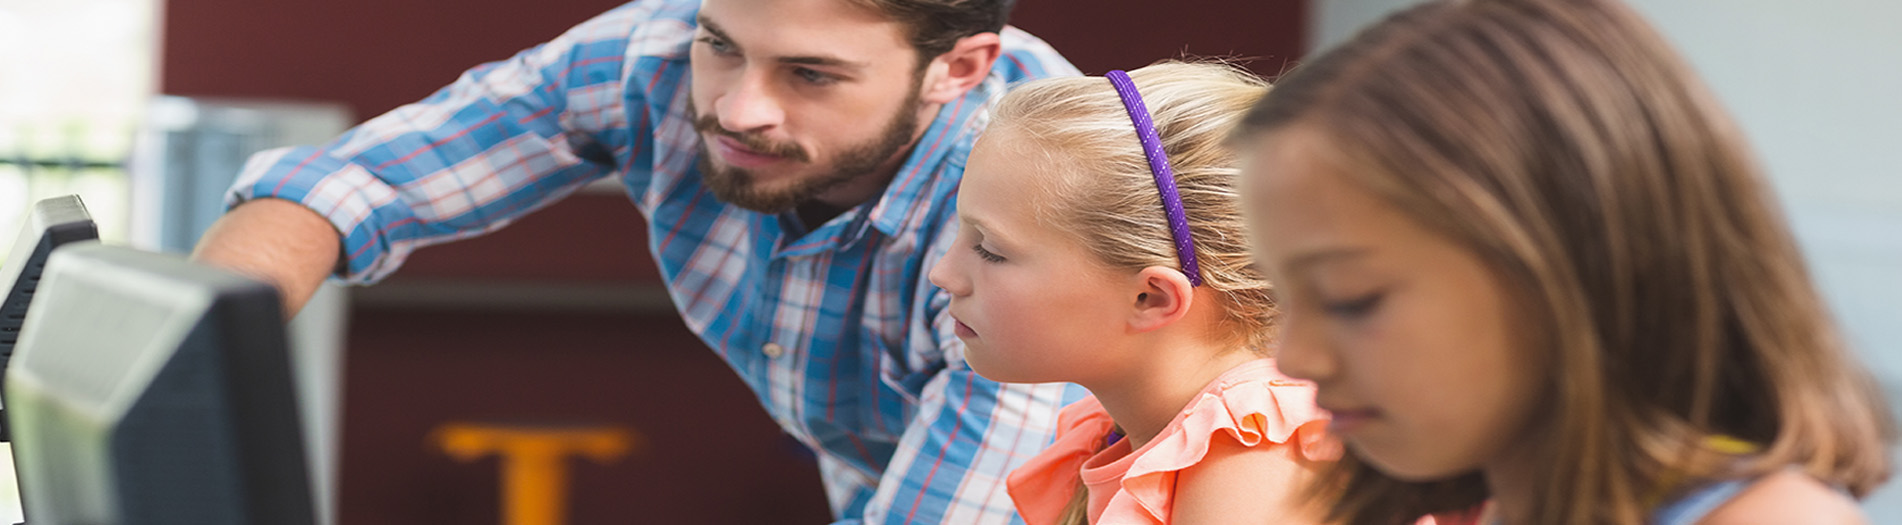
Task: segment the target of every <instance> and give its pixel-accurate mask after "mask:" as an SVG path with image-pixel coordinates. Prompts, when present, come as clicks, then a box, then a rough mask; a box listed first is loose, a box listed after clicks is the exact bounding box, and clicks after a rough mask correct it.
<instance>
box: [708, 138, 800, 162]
mask: <svg viewBox="0 0 1902 525" xmlns="http://www.w3.org/2000/svg"><path fill="white" fill-rule="evenodd" d="M713 145H714V149H715V150H717V151H718V152H719V155H720V160H724V161H726V163H727V164H731V165H733V166H734V167H738V168H758V167H761V166H766V165H768V164H772V163H775V162H779V161H781V160H785V157H781V156H778V155H768V154H765V153H760V152H757V151H753V150H751V149H748V148H747V147H746V145H745V144H741V143H740V141H738V140H734V139H733V137H725V136H716V137H713Z"/></svg>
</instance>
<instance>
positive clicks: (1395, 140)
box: [1236, 0, 1895, 523]
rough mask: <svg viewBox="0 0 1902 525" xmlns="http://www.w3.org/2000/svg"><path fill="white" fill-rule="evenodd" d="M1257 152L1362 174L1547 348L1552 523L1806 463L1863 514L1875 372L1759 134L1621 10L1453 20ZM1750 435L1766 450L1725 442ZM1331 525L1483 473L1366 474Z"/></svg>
mask: <svg viewBox="0 0 1902 525" xmlns="http://www.w3.org/2000/svg"><path fill="white" fill-rule="evenodd" d="M1277 84H1278V87H1277V88H1276V91H1275V93H1274V94H1273V95H1271V96H1268V97H1266V98H1265V99H1264V100H1263V101H1262V102H1261V103H1260V104H1259V105H1257V106H1256V107H1255V108H1254V109H1253V110H1251V111H1250V113H1249V115H1248V116H1247V117H1246V119H1245V120H1244V122H1243V124H1242V126H1241V128H1240V129H1239V130H1238V135H1237V142H1236V143H1237V144H1250V142H1243V141H1248V140H1258V139H1259V138H1260V137H1263V136H1265V135H1267V134H1269V133H1274V132H1276V131H1279V130H1284V129H1295V128H1298V129H1299V130H1300V131H1301V132H1303V133H1313V134H1317V135H1318V136H1320V137H1321V139H1322V142H1323V143H1324V144H1326V147H1324V148H1321V151H1316V152H1314V153H1315V154H1317V155H1321V156H1322V158H1324V159H1325V160H1326V161H1328V162H1331V163H1332V164H1333V165H1334V166H1335V167H1337V168H1339V171H1340V173H1341V174H1342V175H1343V176H1346V177H1348V178H1349V179H1350V180H1353V181H1354V182H1355V183H1356V184H1359V185H1361V186H1362V187H1364V188H1366V189H1368V190H1370V191H1372V192H1374V193H1376V194H1378V195H1380V196H1381V197H1382V198H1383V199H1385V200H1386V201H1387V202H1389V203H1391V204H1392V205H1394V206H1395V207H1397V208H1398V209H1400V210H1401V211H1403V212H1405V213H1406V214H1408V215H1409V216H1410V217H1412V218H1413V219H1414V220H1416V221H1419V222H1420V223H1422V224H1424V225H1426V226H1427V227H1429V228H1432V229H1435V230H1437V231H1439V232H1440V233H1442V234H1444V235H1447V236H1448V237H1449V238H1452V239H1455V240H1456V241H1457V242H1460V243H1462V244H1464V245H1466V246H1467V247H1468V248H1469V249H1471V250H1472V251H1473V252H1474V253H1476V254H1478V255H1480V256H1481V257H1482V258H1483V259H1484V260H1485V261H1486V262H1487V264H1488V265H1490V266H1492V267H1493V268H1494V270H1495V271H1497V272H1498V273H1499V274H1500V275H1502V276H1503V278H1504V279H1506V280H1507V284H1508V286H1509V287H1510V288H1512V289H1514V290H1517V293H1519V294H1520V297H1519V298H1520V299H1522V300H1524V302H1525V304H1528V305H1530V306H1531V308H1528V309H1527V310H1526V312H1525V316H1526V317H1525V319H1527V320H1528V321H1529V322H1530V324H1531V326H1532V327H1534V329H1533V330H1532V333H1536V334H1540V336H1539V337H1541V338H1542V339H1539V340H1537V341H1536V342H1535V343H1534V344H1533V348H1536V349H1539V350H1540V351H1546V352H1550V355H1551V359H1552V362H1553V363H1554V366H1553V368H1552V369H1551V370H1548V371H1545V372H1543V373H1545V374H1549V377H1546V378H1545V379H1547V380H1548V384H1551V385H1553V386H1552V389H1551V391H1550V392H1548V393H1547V394H1546V396H1547V397H1546V398H1547V399H1549V400H1550V401H1549V404H1548V408H1547V409H1546V410H1543V411H1542V412H1543V413H1544V414H1547V415H1548V417H1547V418H1546V419H1544V420H1542V421H1540V422H1538V423H1537V427H1536V428H1535V429H1533V434H1532V435H1533V436H1534V437H1533V438H1531V439H1534V440H1536V441H1538V443H1537V445H1536V446H1538V447H1541V450H1540V451H1539V453H1537V454H1534V457H1537V458H1539V460H1540V461H1542V462H1543V463H1544V464H1542V465H1540V466H1539V467H1540V468H1538V469H1536V471H1537V472H1541V473H1543V474H1542V476H1544V477H1543V478H1542V479H1543V480H1545V481H1546V483H1545V484H1544V486H1541V487H1537V490H1535V491H1534V493H1535V495H1536V496H1535V497H1536V498H1537V499H1536V501H1534V502H1533V503H1534V506H1533V508H1534V509H1535V515H1534V516H1532V521H1533V522H1536V523H1594V522H1596V523H1604V522H1617V523H1637V522H1642V521H1645V520H1647V518H1648V517H1647V516H1646V514H1648V513H1649V512H1650V511H1651V510H1652V509H1651V508H1650V507H1651V506H1652V505H1654V504H1656V503H1658V501H1657V500H1656V498H1658V497H1661V496H1662V495H1664V494H1667V493H1669V492H1670V491H1673V490H1678V489H1681V488H1682V485H1681V483H1682V482H1686V481H1694V480H1708V479H1717V478H1735V477H1750V476H1757V475H1763V474H1767V473H1771V472H1776V471H1778V470H1781V469H1785V468H1790V467H1792V466H1793V467H1796V468H1799V469H1801V470H1802V471H1803V472H1805V473H1807V474H1808V475H1810V476H1813V477H1815V478H1816V479H1818V480H1820V481H1822V482H1824V483H1828V484H1831V485H1835V486H1839V487H1843V488H1846V489H1848V490H1849V491H1850V492H1851V493H1853V494H1855V495H1857V496H1858V497H1860V496H1862V495H1866V494H1867V493H1868V492H1869V491H1870V490H1871V489H1873V488H1874V487H1875V486H1876V485H1877V484H1879V483H1880V482H1882V481H1883V480H1885V479H1886V478H1887V477H1888V476H1889V473H1890V468H1891V467H1890V458H1889V456H1888V453H1887V448H1888V447H1887V446H1886V444H1887V443H1888V442H1889V441H1891V440H1892V437H1893V435H1894V432H1895V430H1894V422H1893V421H1892V420H1891V418H1890V416H1889V412H1888V410H1887V407H1886V406H1885V403H1884V401H1883V400H1882V399H1881V397H1879V394H1878V391H1877V390H1876V388H1875V386H1874V381H1873V380H1872V378H1871V377H1870V376H1869V375H1868V374H1866V373H1864V372H1862V371H1860V370H1858V369H1856V368H1855V367H1854V366H1853V365H1852V359H1851V357H1850V356H1849V355H1848V353H1847V351H1846V349H1845V348H1844V343H1843V341H1842V339H1841V337H1840V336H1839V335H1838V334H1837V331H1836V329H1835V327H1834V326H1833V325H1832V323H1831V321H1830V320H1829V318H1828V315H1827V313H1826V312H1825V310H1824V305H1823V302H1822V300H1821V299H1820V298H1819V296H1818V294H1817V292H1816V290H1815V288H1814V286H1813V285H1812V284H1811V282H1810V279H1809V277H1808V275H1807V270H1806V269H1805V267H1804V263H1803V259H1802V257H1801V256H1800V255H1799V253H1798V251H1797V247H1796V244H1795V242H1794V240H1793V238H1792V236H1791V235H1790V232H1789V231H1788V229H1787V228H1786V227H1785V225H1784V222H1783V219H1782V217H1781V214H1780V212H1779V211H1778V210H1777V209H1776V207H1775V205H1774V203H1773V202H1772V200H1771V194H1770V191H1769V189H1768V186H1767V184H1766V183H1765V181H1764V180H1763V177H1762V176H1761V175H1760V174H1759V173H1758V168H1757V167H1756V165H1755V164H1754V163H1753V161H1752V159H1751V158H1750V155H1749V154H1748V151H1747V149H1746V147H1745V145H1744V142H1743V140H1742V138H1741V137H1740V135H1739V133H1738V131H1737V130H1736V129H1735V127H1734V126H1733V125H1732V124H1731V122H1730V121H1729V120H1728V118H1727V117H1726V116H1725V114H1724V112H1723V110H1722V109H1721V108H1719V107H1718V105H1717V104H1716V103H1715V102H1714V98H1713V97H1712V96H1711V95H1710V94H1709V93H1708V92H1707V91H1705V89H1704V88H1703V86H1702V85H1701V84H1700V83H1699V82H1698V81H1697V79H1696V77H1695V75H1693V74H1692V73H1691V71H1690V69H1689V68H1688V67H1687V66H1686V65H1685V64H1684V63H1683V62H1682V61H1681V60H1680V59H1679V58H1678V57H1677V56H1676V55H1675V54H1674V53H1673V52H1672V51H1671V50H1670V48H1669V47H1668V46H1667V45H1666V43H1665V42H1664V41H1663V39H1662V38H1660V36H1659V35H1657V34H1656V33H1655V32H1654V31H1653V30H1651V29H1650V28H1649V26H1648V25H1646V24H1645V23H1644V21H1643V20H1641V19H1640V18H1639V17H1638V16H1637V15H1636V14H1634V13H1633V12H1632V11H1631V10H1630V9H1629V8H1627V7H1626V6H1624V5H1622V4H1620V3H1618V2H1616V1H1613V0H1473V1H1467V2H1439V3H1433V4H1429V5H1425V6H1421V7H1417V8H1414V9H1410V10H1408V11H1405V12H1403V13H1401V14H1398V15H1396V16H1393V17H1391V18H1389V19H1387V20H1386V21H1384V22H1382V23H1380V24H1378V25H1376V26H1374V27H1372V28H1370V29H1368V30H1366V31H1364V32H1363V33H1361V34H1360V35H1358V36H1356V37H1355V38H1354V39H1353V40H1352V41H1350V42H1349V43H1347V44H1345V45H1343V46H1341V47H1339V48H1337V49H1335V50H1333V51H1331V52H1329V53H1327V54H1325V55H1323V56H1322V57H1320V58H1319V59H1317V60H1315V61H1313V62H1311V63H1308V64H1305V65H1303V66H1301V67H1300V68H1298V69H1297V70H1295V71H1294V72H1293V73H1291V74H1290V75H1288V76H1287V77H1286V78H1284V79H1281V80H1280V81H1279V82H1277ZM1713 436H1735V437H1736V438H1739V439H1742V440H1744V441H1748V442H1750V443H1753V444H1755V445H1756V447H1757V451H1756V452H1754V453H1752V454H1750V455H1747V456H1729V455H1725V454H1723V453H1720V452H1718V451H1714V450H1712V449H1711V447H1708V446H1706V445H1704V443H1706V442H1707V441H1708V440H1709V439H1710V438H1711V437H1713ZM1334 468H1335V470H1334V471H1333V472H1332V473H1331V474H1330V476H1327V477H1326V478H1327V481H1326V482H1327V483H1328V484H1330V486H1331V487H1332V488H1333V489H1342V488H1344V489H1345V491H1346V492H1345V493H1344V495H1343V496H1342V497H1341V499H1339V500H1338V501H1337V502H1335V504H1334V505H1333V508H1332V517H1333V518H1335V519H1342V520H1346V521H1349V522H1352V523H1396V522H1404V521H1411V520H1412V519H1415V518H1417V517H1419V516H1420V515H1422V514H1426V513H1429V512H1438V511H1447V510H1458V509H1463V508H1467V507H1469V506H1471V505H1473V504H1476V503H1478V502H1479V501H1481V500H1482V499H1484V498H1485V497H1487V491H1486V487H1485V485H1484V483H1483V480H1481V479H1480V478H1479V477H1478V476H1477V475H1466V476H1464V477H1461V478H1458V479H1453V480H1442V481H1435V482H1419V483H1415V482H1405V481H1400V480H1397V479H1394V478H1390V477H1388V476H1386V475H1384V474H1382V473H1381V472H1379V471H1377V470H1374V469H1372V468H1370V467H1368V466H1367V465H1365V464H1364V463H1362V462H1360V461H1358V460H1355V459H1353V458H1351V457H1350V458H1347V459H1345V460H1343V461H1342V462H1340V463H1338V464H1336V465H1335V467H1334Z"/></svg>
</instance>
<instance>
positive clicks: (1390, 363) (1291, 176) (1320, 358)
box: [1242, 127, 1545, 480]
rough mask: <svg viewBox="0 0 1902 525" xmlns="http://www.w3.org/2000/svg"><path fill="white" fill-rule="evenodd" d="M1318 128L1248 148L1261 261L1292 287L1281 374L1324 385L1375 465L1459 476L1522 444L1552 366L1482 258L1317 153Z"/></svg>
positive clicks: (1340, 419)
mask: <svg viewBox="0 0 1902 525" xmlns="http://www.w3.org/2000/svg"><path fill="white" fill-rule="evenodd" d="M1321 146H1323V145H1322V144H1320V143H1319V140H1318V137H1317V136H1316V135H1312V134H1308V133H1304V132H1303V130H1301V129H1300V128H1298V127H1297V128H1294V129H1286V130H1280V131H1276V132H1271V133H1269V134H1266V136H1263V137H1259V138H1257V139H1254V142H1251V143H1248V144H1247V146H1246V147H1244V148H1243V149H1244V151H1243V157H1244V174H1243V181H1244V182H1243V186H1242V197H1243V200H1244V206H1243V207H1244V210H1245V212H1246V213H1247V218H1248V226H1249V231H1250V235H1252V236H1253V238H1252V239H1251V241H1252V242H1253V244H1254V251H1255V256H1256V258H1257V260H1258V261H1259V263H1260V264H1262V265H1263V267H1264V268H1265V269H1266V270H1267V271H1268V272H1269V273H1270V276H1271V277H1270V278H1271V279H1273V280H1274V281H1275V282H1276V283H1277V285H1278V286H1279V290H1280V291H1281V300H1282V307H1283V312H1284V315H1285V317H1284V318H1283V320H1282V329H1281V330H1282V331H1281V334H1282V336H1283V341H1282V347H1281V351H1280V354H1279V356H1278V359H1279V364H1280V366H1281V370H1282V371H1283V372H1285V373H1287V374H1289V375H1291V376H1296V377H1301V378H1304V379H1310V380H1313V381H1314V382H1315V383H1316V385H1317V386H1318V387H1319V395H1318V398H1317V399H1318V400H1319V403H1320V404H1321V406H1322V407H1323V408H1326V409H1328V410H1330V411H1332V412H1333V415H1334V420H1333V423H1332V427H1331V430H1332V431H1333V432H1335V433H1337V434H1338V435H1339V436H1341V437H1343V438H1344V439H1345V440H1346V441H1347V443H1348V445H1349V446H1350V448H1351V449H1352V450H1353V451H1354V452H1355V453H1356V454H1358V455H1359V456H1361V457H1362V458H1363V459H1365V460H1367V461H1368V462H1369V463H1370V464H1372V465H1373V466H1374V467H1376V468H1379V469H1380V470H1382V471H1383V472H1386V473H1387V474H1389V475H1391V476H1394V477H1397V478H1401V479H1408V480H1430V479H1439V478H1446V477H1450V476H1454V475H1459V474H1463V473H1466V472H1470V471H1473V470H1476V469H1479V468H1481V467H1483V466H1485V465H1487V464H1489V463H1497V462H1502V461H1513V460H1514V458H1515V457H1517V456H1516V455H1515V452H1517V451H1520V450H1523V448H1522V447H1523V446H1524V445H1525V444H1526V443H1525V439H1524V438H1525V437H1526V435H1527V434H1528V432H1527V428H1529V426H1530V425H1529V422H1530V421H1531V419H1532V417H1533V412H1534V411H1535V408H1536V404H1537V400H1539V399H1541V398H1542V397H1543V394H1544V392H1545V389H1544V387H1543V385H1542V384H1540V383H1541V381H1540V379H1539V378H1541V377H1545V376H1544V374H1542V373H1540V372H1539V370H1541V366H1543V363H1542V362H1540V361H1538V360H1537V359H1534V356H1535V355H1536V353H1535V352H1533V351H1531V349H1530V348H1528V347H1527V345H1523V344H1518V343H1516V341H1519V340H1521V338H1519V337H1518V336H1516V335H1515V332H1514V328H1515V323H1514V321H1513V320H1514V318H1515V316H1514V315H1513V313H1514V308H1515V305H1514V304H1513V303H1512V301H1511V300H1510V299H1509V297H1510V296H1509V294H1507V289H1506V288H1505V287H1504V285H1503V284H1504V283H1503V281H1502V280H1501V279H1500V278H1499V277H1498V276H1496V275H1495V274H1494V273H1493V272H1492V271H1491V270H1490V269H1489V268H1488V267H1487V266H1486V265H1485V264H1483V262H1482V261H1481V260H1480V259H1479V257H1478V256H1477V255H1476V254H1474V253H1472V252H1471V251H1469V250H1467V249H1465V248H1464V247H1462V246H1461V245H1458V244H1455V243H1454V242H1452V241H1451V240H1450V239H1448V238H1446V237H1444V236H1442V235H1440V234H1438V233H1435V232H1433V231H1430V230H1428V229H1426V228H1424V227H1423V226H1422V225H1420V224H1418V223H1416V222H1415V221H1413V220H1412V219H1410V218H1409V217H1408V216H1406V215H1404V214H1403V213H1402V212H1401V211H1400V210H1399V209H1397V208H1395V207H1393V206H1391V205H1389V204H1387V203H1386V202H1385V201H1383V200H1382V199H1380V198H1379V197H1378V196H1376V195H1375V194H1373V193H1371V192H1369V191H1367V190H1364V189H1362V188H1361V187H1360V186H1358V185H1356V184H1355V183H1353V182H1352V181H1351V180H1350V177H1348V176H1347V175H1345V174H1342V173H1339V172H1338V171H1337V170H1333V169H1331V168H1330V167H1329V166H1327V165H1324V164H1322V163H1320V162H1318V160H1317V158H1316V157H1315V156H1314V155H1312V154H1311V152H1315V151H1320V149H1319V147H1321Z"/></svg>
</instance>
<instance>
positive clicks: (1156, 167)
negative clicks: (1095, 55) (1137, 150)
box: [1103, 69, 1202, 286]
mask: <svg viewBox="0 0 1902 525" xmlns="http://www.w3.org/2000/svg"><path fill="white" fill-rule="evenodd" d="M1103 76H1105V77H1109V81H1110V85H1112V86H1116V94H1117V95H1120V96H1122V97H1123V108H1124V109H1127V110H1129V119H1130V120H1132V121H1135V123H1136V137H1137V138H1139V139H1142V142H1143V156H1145V157H1148V158H1149V174H1150V175H1154V176H1155V177H1156V192H1157V193H1161V194H1162V212H1163V214H1165V215H1168V217H1169V236H1170V237H1173V238H1174V239H1175V243H1176V258H1178V259H1181V260H1182V273H1184V274H1188V276H1189V285H1191V286H1201V285H1202V271H1201V269H1200V267H1199V266H1197V265H1196V263H1195V240H1194V239H1192V238H1190V237H1189V218H1188V217H1187V215H1186V214H1184V213H1183V212H1182V196H1181V195H1177V194H1176V176H1175V171H1173V170H1170V169H1169V155H1168V154H1165V153H1163V151H1162V137H1160V136H1158V135H1156V124H1155V123H1154V122H1151V121H1150V120H1149V108H1148V107H1147V106H1144V105H1143V97H1142V94H1140V93H1137V92H1136V83H1135V82H1133V81H1130V80H1129V74H1128V73H1124V72H1123V71H1122V70H1120V69H1118V70H1115V71H1110V72H1109V73H1107V74H1104V75H1103Z"/></svg>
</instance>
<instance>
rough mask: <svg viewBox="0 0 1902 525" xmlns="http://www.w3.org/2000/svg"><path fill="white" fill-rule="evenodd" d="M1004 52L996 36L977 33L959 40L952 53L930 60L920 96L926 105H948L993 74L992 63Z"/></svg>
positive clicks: (952, 47) (952, 48) (994, 34)
mask: <svg viewBox="0 0 1902 525" xmlns="http://www.w3.org/2000/svg"><path fill="white" fill-rule="evenodd" d="M1003 52H1004V44H1003V41H1002V40H1000V39H999V37H998V36H997V33H978V34H975V35H971V36H967V37H964V38H960V39H958V43H957V44H955V45H953V46H951V50H950V51H946V52H944V54H942V55H938V56H937V58H933V59H931V64H930V65H928V66H926V67H927V68H928V69H927V70H926V71H925V82H924V86H923V89H924V92H923V93H920V94H919V95H918V98H919V100H921V101H923V102H924V103H926V104H945V103H948V102H951V101H953V100H957V99H958V97H962V96H964V94H965V93H968V92H970V91H971V89H972V88H975V87H977V85H978V83H980V82H983V81H984V77H986V76H989V75H990V74H991V64H995V63H997V57H998V55H999V54H1002V53H1003Z"/></svg>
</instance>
